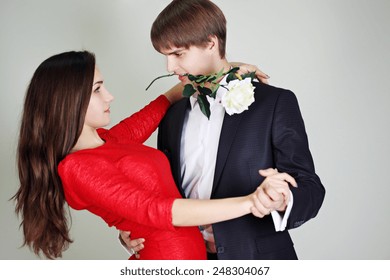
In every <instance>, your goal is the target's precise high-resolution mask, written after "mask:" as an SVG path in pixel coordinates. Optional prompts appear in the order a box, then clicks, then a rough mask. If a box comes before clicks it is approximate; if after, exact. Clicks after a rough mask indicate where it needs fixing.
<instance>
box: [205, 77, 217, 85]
mask: <svg viewBox="0 0 390 280" xmlns="http://www.w3.org/2000/svg"><path fill="white" fill-rule="evenodd" d="M216 79H217V77H216V76H210V77H208V78H207V80H206V82H209V83H210V82H213V81H215V80H216Z"/></svg>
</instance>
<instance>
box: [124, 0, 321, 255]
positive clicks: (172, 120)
mask: <svg viewBox="0 0 390 280" xmlns="http://www.w3.org/2000/svg"><path fill="white" fill-rule="evenodd" d="M151 39H152V43H153V46H154V47H155V49H156V50H157V51H159V52H160V53H162V54H164V55H165V56H166V58H167V68H168V71H169V72H174V73H175V74H177V75H179V79H180V80H181V81H182V83H184V84H187V83H189V81H188V77H187V76H186V75H185V74H188V73H189V74H193V75H200V74H202V75H209V74H213V73H217V72H219V71H221V69H223V71H224V72H226V71H228V70H229V69H230V64H229V62H228V61H227V60H226V58H225V46H226V20H225V17H224V15H223V13H222V11H221V10H220V9H219V8H218V7H217V6H216V5H215V4H214V3H212V2H211V1H209V0H174V1H172V2H171V3H170V4H169V5H168V6H167V7H166V8H165V9H164V10H163V11H162V12H161V13H160V15H159V16H158V17H157V19H156V20H155V22H154V23H153V26H152V30H151ZM220 85H221V86H220V87H219V89H218V91H217V94H216V98H215V99H213V98H209V97H208V98H207V100H208V102H209V103H210V116H209V119H208V118H207V117H206V116H205V115H204V113H203V112H202V110H201V106H200V104H199V103H200V101H199V100H197V98H196V96H197V93H195V94H194V95H193V96H191V97H190V98H189V99H187V98H185V99H183V100H181V101H180V102H177V103H176V104H174V105H173V106H172V107H171V108H170V109H169V111H168V112H167V114H166V116H165V118H164V119H163V121H162V122H161V124H160V127H159V133H158V148H159V149H160V150H161V151H163V152H164V153H165V154H166V156H167V157H168V159H169V160H170V163H171V168H172V172H173V176H174V178H175V182H176V184H177V186H178V188H179V190H180V192H181V193H182V195H183V197H191V198H199V199H209V198H225V197H232V196H240V195H246V194H249V193H251V192H253V191H255V190H256V188H258V187H259V186H260V187H259V189H258V191H259V193H260V199H259V201H258V205H257V209H253V214H254V215H255V216H254V215H247V216H244V217H242V218H238V219H234V220H230V221H225V222H222V223H217V224H213V225H205V226H204V227H201V230H202V233H203V235H204V239H205V243H206V247H207V250H208V252H209V255H208V257H209V259H297V255H296V253H295V249H294V247H293V242H292V240H291V238H290V235H289V233H288V231H287V230H285V229H292V228H296V227H298V226H300V225H302V224H303V223H305V222H306V221H308V220H309V219H311V218H313V217H315V216H316V215H317V213H318V211H319V209H320V207H321V205H322V202H323V199H324V195H325V189H324V187H323V186H322V184H321V181H320V179H319V177H318V176H317V175H316V173H315V169H314V164H313V160H312V156H311V153H310V151H309V147H308V141H307V136H306V132H305V127H304V122H303V119H302V116H301V114H300V110H299V106H298V102H297V99H296V97H295V95H294V94H293V93H292V92H291V91H288V90H284V89H280V88H276V87H272V86H269V85H267V84H264V83H260V82H253V86H254V87H255V94H254V98H255V101H254V102H253V103H252V104H251V105H250V106H249V109H248V110H245V111H243V112H241V113H239V114H233V115H229V114H227V113H226V109H225V107H224V106H223V105H222V103H221V102H220V101H221V99H222V98H223V96H224V94H226V92H227V89H226V87H227V82H226V77H225V78H224V79H222V80H221V81H220ZM259 170H262V171H260V174H259ZM286 174H287V176H288V175H291V176H292V177H293V178H294V179H295V181H296V182H297V185H298V187H297V188H294V187H292V186H290V185H289V184H288V183H287V182H286V180H285V179H284V178H286V177H285V176H286ZM286 190H287V191H286ZM122 237H124V235H122ZM125 239H126V240H125V241H126V243H127V244H128V245H130V244H131V243H130V242H129V239H128V238H127V237H126V238H125ZM130 247H136V246H134V244H132V246H130ZM141 247H142V245H141ZM139 248H140V247H137V250H138V249H139ZM141 253H142V251H141Z"/></svg>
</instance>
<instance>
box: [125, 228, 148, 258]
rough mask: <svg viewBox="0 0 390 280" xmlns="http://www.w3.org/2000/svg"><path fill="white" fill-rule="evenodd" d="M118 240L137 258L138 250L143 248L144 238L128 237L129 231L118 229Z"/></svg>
mask: <svg viewBox="0 0 390 280" xmlns="http://www.w3.org/2000/svg"><path fill="white" fill-rule="evenodd" d="M119 240H120V242H121V244H122V245H123V246H125V247H126V248H127V250H128V252H129V253H130V254H131V256H132V255H135V257H136V258H137V259H139V251H141V250H142V249H143V248H144V244H143V243H144V242H145V239H143V238H138V239H130V231H119Z"/></svg>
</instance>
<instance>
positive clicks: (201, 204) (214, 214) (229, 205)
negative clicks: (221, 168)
mask: <svg viewBox="0 0 390 280" xmlns="http://www.w3.org/2000/svg"><path fill="white" fill-rule="evenodd" d="M253 195H254V194H251V195H247V196H242V197H234V198H224V199H212V200H201V199H176V200H175V201H174V202H173V205H172V224H173V225H174V226H182V227H183V226H198V225H205V224H213V223H218V222H222V221H226V220H230V219H234V218H238V217H241V216H243V215H246V214H249V213H251V207H253V205H254V204H253V202H252V200H253V198H252V196H253Z"/></svg>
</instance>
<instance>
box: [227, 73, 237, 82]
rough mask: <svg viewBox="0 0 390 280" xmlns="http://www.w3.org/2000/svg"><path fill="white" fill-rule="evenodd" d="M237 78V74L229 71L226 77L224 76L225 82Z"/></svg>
mask: <svg viewBox="0 0 390 280" xmlns="http://www.w3.org/2000/svg"><path fill="white" fill-rule="evenodd" d="M236 79H237V76H236V73H233V72H232V73H229V74H228V76H227V78H226V82H227V83H230V82H231V81H234V80H236Z"/></svg>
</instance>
